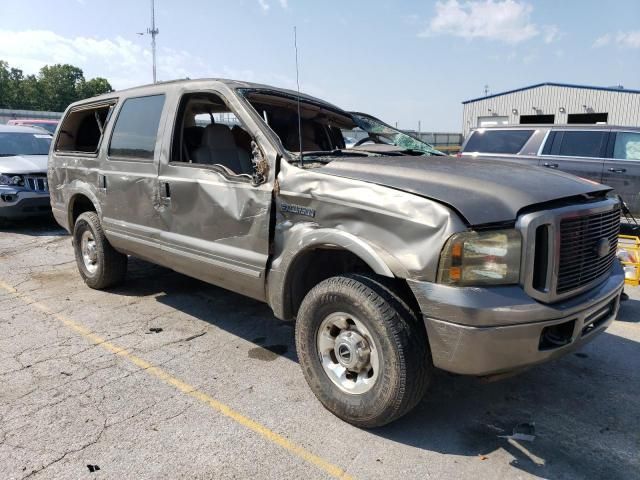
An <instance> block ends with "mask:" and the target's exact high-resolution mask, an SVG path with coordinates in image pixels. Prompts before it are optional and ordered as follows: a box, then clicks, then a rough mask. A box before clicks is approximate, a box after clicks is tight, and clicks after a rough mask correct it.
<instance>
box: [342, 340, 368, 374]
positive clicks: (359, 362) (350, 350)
mask: <svg viewBox="0 0 640 480" xmlns="http://www.w3.org/2000/svg"><path fill="white" fill-rule="evenodd" d="M334 352H335V355H336V358H337V359H338V362H339V363H340V365H342V366H343V367H344V368H346V369H347V370H352V371H354V372H360V371H361V370H362V369H363V368H364V367H365V366H367V364H368V363H369V352H370V350H369V344H368V342H367V340H366V339H365V338H364V337H363V336H362V335H360V334H359V333H358V332H353V331H351V330H347V331H344V332H342V333H340V334H339V335H338V337H337V338H336V346H335V347H334Z"/></svg>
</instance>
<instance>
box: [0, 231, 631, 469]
mask: <svg viewBox="0 0 640 480" xmlns="http://www.w3.org/2000/svg"><path fill="white" fill-rule="evenodd" d="M627 292H628V293H629V295H630V300H628V301H627V302H625V303H623V306H622V308H621V311H620V313H619V316H618V320H617V321H615V322H614V324H613V325H612V326H611V327H610V328H609V329H608V330H607V331H606V332H605V333H604V334H602V335H601V336H600V337H598V338H597V339H596V340H594V341H593V342H592V343H590V344H589V345H587V346H586V347H585V348H583V349H582V350H580V351H578V352H576V353H573V354H570V355H568V356H565V357H564V358H562V359H559V360H557V361H554V362H551V363H549V364H546V365H542V366H539V367H536V368H533V369H531V370H528V371H526V372H524V373H522V374H520V375H518V376H515V377H512V378H508V379H504V380H501V381H499V382H492V383H486V382H485V381H481V380H479V379H475V378H467V377H460V376H454V375H449V374H446V373H444V372H438V373H437V374H436V376H435V379H434V383H433V384H432V386H431V388H430V391H429V392H428V394H427V396H426V397H425V398H424V400H423V401H422V403H421V404H420V405H419V406H418V407H417V408H416V410H415V411H413V412H412V413H411V414H409V415H407V416H406V417H404V418H402V419H400V420H399V421H397V422H395V423H393V424H392V425H389V426H387V427H383V428H379V429H375V430H360V429H357V428H355V427H352V426H350V425H348V424H346V423H344V422H342V421H340V420H339V419H337V418H336V417H334V416H332V415H331V414H330V413H329V412H327V411H326V410H324V408H323V407H322V406H321V405H320V403H319V402H318V401H317V400H316V399H315V397H314V396H313V394H312V393H311V391H310V390H309V389H308V387H307V385H306V383H305V381H304V378H303V376H302V373H301V372H300V369H299V366H298V363H297V359H296V355H295V349H294V338H293V325H292V324H291V323H287V322H282V321H280V320H277V319H276V318H274V317H273V315H272V314H271V312H270V310H269V308H268V307H267V306H265V305H263V304H261V303H258V302H256V301H254V300H250V299H247V298H244V297H242V296H239V295H236V294H233V293H230V292H228V291H225V290H223V289H220V288H217V287H214V286H211V285H207V284H205V283H203V282H200V281H197V280H194V279H190V278H188V277H186V276H184V275H180V274H178V273H175V272H172V271H170V270H167V269H164V268H160V267H157V266H154V265H151V264H149V263H146V262H143V261H140V260H135V259H132V260H131V261H130V265H129V275H128V278H127V281H126V283H125V284H124V285H122V286H120V287H118V288H116V289H114V290H111V291H106V292H101V291H95V290H91V289H89V288H87V287H86V286H85V285H84V283H83V282H82V280H81V278H80V276H79V274H78V273H77V269H76V265H75V260H74V256H73V250H72V247H71V239H70V237H69V236H68V235H66V232H64V231H63V230H61V229H60V228H59V227H58V226H57V225H56V224H55V223H54V222H53V221H52V220H28V221H24V222H20V223H18V224H12V225H9V226H4V227H0V478H1V479H23V478H34V479H58V478H59V479H70V478H73V479H84V478H86V479H107V478H109V479H111V478H113V479H125V478H135V479H142V478H144V479H146V478H149V479H155V478H171V479H175V478H194V479H214V478H215V479H218V478H224V479H227V478H238V479H244V478H256V479H261V478H305V479H310V478H313V479H315V478H350V477H351V478H361V479H367V478H383V479H390V478H403V479H413V478H416V479H428V478H432V479H462V478H473V479H478V478H514V479H515V478H554V479H564V478H566V479H577V478H589V479H600V478H602V479H618V478H619V479H640V289H639V288H637V287H631V288H627ZM521 424H525V425H534V428H535V432H534V433H535V439H533V441H526V440H514V439H513V438H511V439H510V438H504V437H505V436H508V435H509V434H511V433H512V432H513V428H514V427H515V426H517V425H521Z"/></svg>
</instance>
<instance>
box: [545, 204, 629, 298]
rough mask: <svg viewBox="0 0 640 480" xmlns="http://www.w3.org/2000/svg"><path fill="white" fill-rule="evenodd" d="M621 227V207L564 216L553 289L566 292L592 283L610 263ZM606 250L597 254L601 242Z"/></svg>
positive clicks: (614, 253)
mask: <svg viewBox="0 0 640 480" xmlns="http://www.w3.org/2000/svg"><path fill="white" fill-rule="evenodd" d="M619 230H620V209H619V208H615V209H614V210H609V211H607V212H602V213H595V214H592V215H585V216H580V217H577V218H565V219H563V220H562V221H561V222H560V232H559V234H560V259H559V262H558V283H557V285H556V293H565V292H568V291H571V290H574V289H576V288H579V287H581V286H583V285H587V284H589V283H591V282H592V281H593V280H595V279H597V278H598V277H600V276H601V275H603V274H604V273H606V272H608V271H609V269H610V268H611V265H613V261H614V259H615V256H616V247H617V245H618V232H619ZM603 240H604V241H606V242H608V244H609V250H608V253H606V255H604V256H602V257H601V256H600V255H599V254H598V246H599V244H600V242H602V241H603Z"/></svg>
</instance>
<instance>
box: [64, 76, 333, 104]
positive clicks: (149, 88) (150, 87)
mask: <svg viewBox="0 0 640 480" xmlns="http://www.w3.org/2000/svg"><path fill="white" fill-rule="evenodd" d="M207 82H210V83H219V84H223V85H225V86H226V87H228V88H230V89H239V88H247V89H256V90H271V91H276V92H280V93H283V94H285V95H288V96H293V97H297V96H298V95H299V96H300V99H301V100H308V101H311V102H314V103H320V104H323V105H327V106H329V107H331V108H333V109H335V110H339V111H344V110H343V109H342V108H340V107H337V106H335V105H333V104H331V103H329V102H327V101H325V100H321V99H319V98H316V97H312V96H311V95H307V94H304V93H300V94H298V92H296V91H294V90H288V89H286V88H279V87H273V86H271V85H264V84H261V83H252V82H244V81H242V80H231V79H227V78H198V79H188V80H167V81H164V82H157V83H150V84H147V85H140V86H138V87H131V88H126V89H123V90H118V91H115V92H110V93H105V94H102V95H99V96H97V97H93V98H87V99H84V100H81V101H78V102H75V103H72V104H71V106H72V107H73V106H76V105H84V104H86V103H91V102H96V101H100V100H109V99H113V98H114V97H117V96H119V95H121V94H126V95H127V96H130V95H131V94H132V93H133V94H140V95H148V94H153V93H155V92H158V91H161V90H162V87H163V86H181V85H197V84H203V83H207Z"/></svg>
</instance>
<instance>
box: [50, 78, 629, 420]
mask: <svg viewBox="0 0 640 480" xmlns="http://www.w3.org/2000/svg"><path fill="white" fill-rule="evenodd" d="M363 132H365V133H364V134H365V135H366V137H365V138H363V140H361V141H359V142H358V144H357V145H354V146H353V147H352V148H349V149H346V148H345V140H344V138H345V137H351V138H356V137H358V138H360V137H362V136H363ZM355 133H357V135H355ZM48 177H49V184H50V186H51V204H52V207H53V212H54V215H55V217H56V219H57V221H58V222H59V223H60V224H61V225H62V226H63V227H65V228H66V229H67V230H69V231H70V232H71V233H72V235H73V244H74V248H75V254H76V259H77V264H78V268H79V271H80V274H81V276H82V277H83V278H84V281H85V282H86V284H87V285H88V286H89V287H92V288H99V289H101V288H108V287H111V286H113V285H116V284H118V283H120V282H122V281H123V280H124V278H125V273H126V269H127V256H128V255H132V256H135V257H139V258H142V259H145V260H148V261H151V262H154V263H157V264H160V265H163V266H165V267H168V268H171V269H173V270H176V271H178V272H182V273H184V274H187V275H190V276H193V277H196V278H199V279H201V280H204V281H206V282H210V283H213V284H215V285H218V286H221V287H224V288H226V289H229V290H232V291H235V292H239V293H242V294H244V295H247V296H249V297H253V298H255V299H258V300H261V301H264V302H266V303H268V304H269V305H270V307H271V308H272V309H273V312H274V314H275V316H276V317H278V318H280V319H285V320H295V322H296V333H295V340H296V347H297V352H298V358H299V360H300V364H301V367H302V371H303V373H304V376H305V378H306V380H307V382H308V384H309V386H310V387H311V389H312V390H313V392H314V393H315V394H316V396H317V397H318V399H319V400H320V401H321V402H322V404H323V405H324V406H325V407H326V408H327V409H329V410H330V411H331V412H333V413H334V414H336V415H337V416H339V417H340V418H342V419H344V420H346V421H348V422H350V423H352V424H354V425H357V426H361V427H374V426H378V425H383V424H385V423H388V422H390V421H392V420H394V419H396V418H398V417H400V416H401V415H403V414H404V413H406V412H407V411H409V410H410V409H411V408H413V407H414V406H415V405H416V404H417V403H418V401H419V400H420V399H421V398H422V397H423V395H424V393H425V391H426V389H427V386H428V385H429V383H430V380H431V377H432V372H433V370H434V368H440V369H443V370H447V371H450V372H454V373H458V374H466V375H477V376H487V375H497V374H503V373H508V372H514V371H518V370H521V369H524V368H526V367H529V366H532V365H534V364H538V363H541V362H545V361H547V360H551V359H553V358H557V357H559V356H561V355H563V354H566V353H567V352H570V351H572V350H574V349H576V348H578V347H580V346H581V345H584V344H585V343H586V342H588V341H590V340H591V339H593V338H594V337H595V336H596V335H598V334H599V333H601V332H602V331H603V330H604V329H605V328H606V327H607V326H608V325H609V324H610V323H611V322H612V320H613V319H614V317H615V315H616V313H617V310H618V306H619V300H620V293H621V290H622V286H623V273H622V269H621V267H620V265H619V264H618V262H617V260H616V258H615V251H616V243H617V233H618V228H619V221H620V205H619V203H618V201H617V200H616V199H615V197H613V196H611V195H610V189H609V188H608V187H605V186H603V185H599V184H596V183H593V182H590V181H585V180H582V179H579V178H577V177H574V176H571V175H568V174H564V173H561V172H556V171H544V170H541V169H536V168H534V167H528V166H524V165H518V164H505V163H503V162H492V161H486V160H482V161H479V160H474V159H456V158H453V157H447V156H443V155H442V154H441V153H440V152H438V151H437V150H434V149H433V148H431V147H430V146H429V145H427V144H425V143H423V142H421V141H420V140H418V139H416V138H414V137H411V136H409V135H407V134H405V133H403V132H400V131H398V130H396V129H394V128H392V127H390V126H389V125H386V124H384V123H382V122H380V121H379V120H377V119H375V118H373V117H371V116H368V115H363V114H356V113H348V112H346V111H344V110H342V109H340V108H338V107H335V106H333V105H331V104H329V103H327V102H324V101H321V100H318V99H316V98H313V97H310V96H307V95H301V94H300V95H299V94H297V93H296V92H292V91H288V90H282V89H278V88H273V87H268V86H264V85H256V84H251V83H245V82H238V81H229V80H189V81H176V82H167V83H160V84H155V85H150V86H145V87H139V88H134V89H130V90H125V91H121V92H115V93H109V94H106V95H103V96H100V97H96V98H93V99H89V100H84V101H82V102H78V103H75V104H73V105H71V106H70V107H69V108H68V109H67V111H66V112H65V114H64V118H63V120H62V123H61V126H60V127H59V129H58V131H57V134H56V138H55V140H54V142H53V145H52V148H51V152H50V157H49V171H48Z"/></svg>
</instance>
